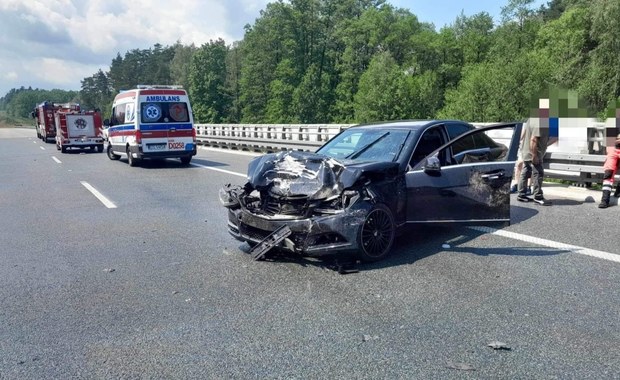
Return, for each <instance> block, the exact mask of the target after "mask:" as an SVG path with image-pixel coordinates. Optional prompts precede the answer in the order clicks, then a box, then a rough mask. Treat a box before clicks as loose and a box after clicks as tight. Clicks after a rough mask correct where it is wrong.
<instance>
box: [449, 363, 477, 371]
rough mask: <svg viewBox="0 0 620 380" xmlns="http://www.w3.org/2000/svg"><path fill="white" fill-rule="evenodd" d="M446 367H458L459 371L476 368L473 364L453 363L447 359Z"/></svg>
mask: <svg viewBox="0 0 620 380" xmlns="http://www.w3.org/2000/svg"><path fill="white" fill-rule="evenodd" d="M446 368H451V369H458V370H459V371H475V370H476V368H474V366H472V365H471V364H467V363H454V362H451V361H448V362H447V363H446Z"/></svg>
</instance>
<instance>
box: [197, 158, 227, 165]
mask: <svg viewBox="0 0 620 380" xmlns="http://www.w3.org/2000/svg"><path fill="white" fill-rule="evenodd" d="M192 162H194V163H197V164H200V165H204V166H213V167H221V166H230V165H228V164H225V163H222V162H216V161H209V160H205V159H203V158H194V159H193V160H192Z"/></svg>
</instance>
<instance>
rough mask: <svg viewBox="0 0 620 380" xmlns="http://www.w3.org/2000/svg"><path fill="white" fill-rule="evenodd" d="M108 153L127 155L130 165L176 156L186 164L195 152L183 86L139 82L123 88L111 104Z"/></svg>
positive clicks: (190, 113) (107, 121) (106, 123)
mask: <svg viewBox="0 0 620 380" xmlns="http://www.w3.org/2000/svg"><path fill="white" fill-rule="evenodd" d="M104 125H106V126H108V130H107V135H108V146H107V154H108V158H110V159H111V160H118V159H119V158H120V157H121V155H126V156H127V161H128V163H129V165H130V166H137V165H138V164H139V163H140V161H141V160H144V159H164V158H179V159H180V160H181V162H182V163H183V164H184V165H189V163H190V161H191V159H192V157H193V156H195V155H196V129H195V128H194V120H193V116H192V108H191V105H190V102H189V97H188V95H187V92H186V91H185V90H184V89H183V87H182V86H164V85H139V86H137V88H135V89H132V90H127V91H122V92H121V93H119V94H118V95H116V97H115V98H114V102H113V103H112V117H111V119H110V120H105V121H104Z"/></svg>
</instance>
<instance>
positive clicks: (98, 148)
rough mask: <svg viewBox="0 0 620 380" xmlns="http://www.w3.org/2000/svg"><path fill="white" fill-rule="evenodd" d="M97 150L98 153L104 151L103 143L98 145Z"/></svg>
mask: <svg viewBox="0 0 620 380" xmlns="http://www.w3.org/2000/svg"><path fill="white" fill-rule="evenodd" d="M97 152H98V153H101V152H103V144H100V145H97Z"/></svg>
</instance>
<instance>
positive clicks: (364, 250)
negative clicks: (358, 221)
mask: <svg viewBox="0 0 620 380" xmlns="http://www.w3.org/2000/svg"><path fill="white" fill-rule="evenodd" d="M395 234H396V226H395V224H394V216H393V215H392V211H390V209H389V208H388V207H387V206H386V205H384V204H376V205H375V206H374V207H373V208H372V209H371V210H370V212H368V214H367V215H366V218H365V220H364V223H362V225H361V226H360V229H359V232H358V244H359V252H358V255H359V257H360V259H361V260H362V261H366V262H372V261H378V260H381V259H383V258H385V257H386V256H387V255H388V254H389V253H390V251H391V250H392V245H393V244H394V236H395Z"/></svg>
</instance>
